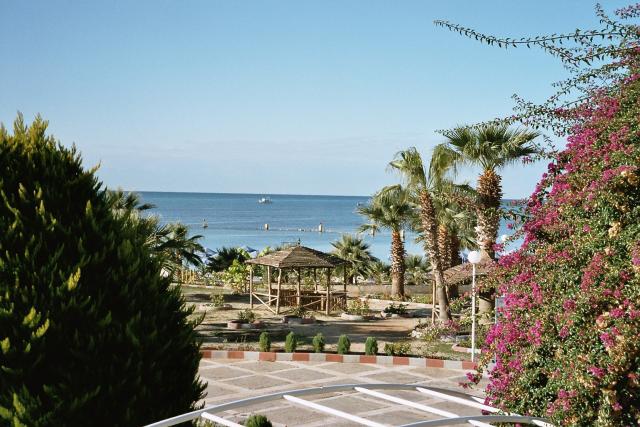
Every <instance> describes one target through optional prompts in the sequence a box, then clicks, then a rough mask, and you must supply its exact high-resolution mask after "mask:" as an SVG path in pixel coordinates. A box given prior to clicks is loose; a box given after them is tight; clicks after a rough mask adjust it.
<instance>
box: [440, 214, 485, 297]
mask: <svg viewBox="0 0 640 427" xmlns="http://www.w3.org/2000/svg"><path fill="white" fill-rule="evenodd" d="M475 247H477V244H476V240H475V215H473V214H472V213H471V212H470V211H469V210H468V209H467V208H466V207H465V206H463V205H461V204H459V203H455V202H453V203H452V202H449V203H446V202H445V203H442V205H441V206H440V207H439V209H438V250H439V253H440V259H441V260H442V268H443V270H445V271H446V270H447V269H449V268H451V267H455V266H456V265H459V264H461V263H462V259H461V257H460V251H461V250H462V249H473V248H475ZM458 295H459V293H458V286H457V285H449V286H447V296H448V297H449V298H454V297H458Z"/></svg>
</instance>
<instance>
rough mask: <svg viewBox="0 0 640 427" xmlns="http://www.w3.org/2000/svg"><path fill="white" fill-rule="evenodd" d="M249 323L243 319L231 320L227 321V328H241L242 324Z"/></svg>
mask: <svg viewBox="0 0 640 427" xmlns="http://www.w3.org/2000/svg"><path fill="white" fill-rule="evenodd" d="M246 324H247V323H246V322H244V321H242V320H229V321H228V322H227V329H241V328H242V325H246Z"/></svg>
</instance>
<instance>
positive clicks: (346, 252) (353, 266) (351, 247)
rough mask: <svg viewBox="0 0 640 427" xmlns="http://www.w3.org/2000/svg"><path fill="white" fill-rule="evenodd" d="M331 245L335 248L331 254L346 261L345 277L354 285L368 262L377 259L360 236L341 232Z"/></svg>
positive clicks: (367, 265) (363, 272)
mask: <svg viewBox="0 0 640 427" xmlns="http://www.w3.org/2000/svg"><path fill="white" fill-rule="evenodd" d="M331 245H332V246H333V247H334V248H335V249H334V251H333V254H334V255H336V256H337V257H338V258H341V259H342V260H344V261H346V262H347V264H345V265H344V268H346V269H347V276H348V277H347V278H348V281H349V282H353V284H354V285H357V284H358V276H361V275H364V274H366V272H367V269H368V267H369V264H371V263H372V262H374V261H377V258H376V257H374V256H373V255H372V254H371V251H370V250H369V244H368V243H365V241H364V239H362V238H361V237H357V236H352V235H351V234H343V235H342V236H341V238H340V240H337V241H335V242H332V243H331Z"/></svg>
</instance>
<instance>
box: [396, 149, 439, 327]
mask: <svg viewBox="0 0 640 427" xmlns="http://www.w3.org/2000/svg"><path fill="white" fill-rule="evenodd" d="M389 167H390V168H391V169H393V170H396V171H397V172H399V173H400V174H401V175H402V177H403V179H404V181H405V183H406V186H407V189H408V190H409V192H410V193H411V195H412V197H413V198H414V200H416V201H417V203H418V205H419V206H420V211H419V221H420V231H421V233H422V236H423V238H424V245H425V250H426V252H427V256H428V258H429V263H430V264H431V272H432V274H433V278H434V282H435V286H436V293H437V298H438V306H439V308H440V310H439V315H438V318H439V320H440V321H447V320H450V319H451V310H450V308H449V299H448V298H447V291H446V289H445V282H444V274H443V271H444V270H443V268H442V258H441V257H440V251H439V248H438V217H437V211H436V206H435V201H434V199H435V197H434V196H435V191H436V187H437V186H438V182H437V181H438V180H437V179H436V178H437V176H435V175H431V174H429V173H428V172H427V169H426V168H425V167H424V163H423V162H422V157H421V156H420V153H419V152H418V150H417V149H416V148H415V147H411V148H409V149H407V150H404V151H401V152H399V153H398V154H396V158H395V159H394V160H393V161H392V162H391V163H389Z"/></svg>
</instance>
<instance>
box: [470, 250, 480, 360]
mask: <svg viewBox="0 0 640 427" xmlns="http://www.w3.org/2000/svg"><path fill="white" fill-rule="evenodd" d="M480 258H481V257H480V252H478V251H471V252H469V256H468V259H469V262H470V263H471V265H472V268H473V272H472V276H471V361H472V362H474V361H475V360H476V264H477V263H479V262H480Z"/></svg>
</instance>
